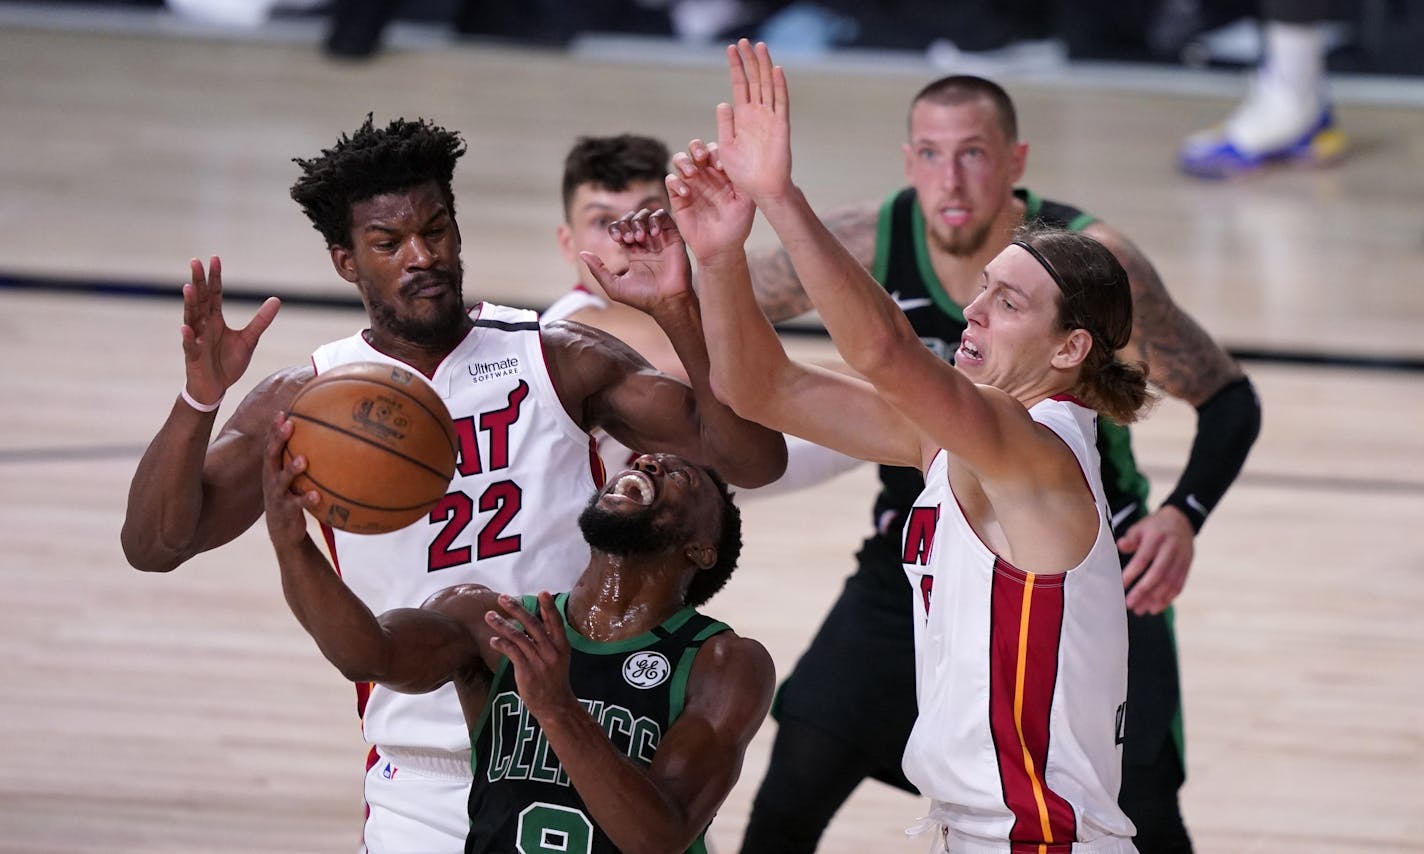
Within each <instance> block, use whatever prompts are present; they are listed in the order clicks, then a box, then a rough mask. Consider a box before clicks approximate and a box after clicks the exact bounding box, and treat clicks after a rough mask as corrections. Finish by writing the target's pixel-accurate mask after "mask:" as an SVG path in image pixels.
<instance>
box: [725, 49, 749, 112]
mask: <svg viewBox="0 0 1424 854" xmlns="http://www.w3.org/2000/svg"><path fill="white" fill-rule="evenodd" d="M727 70H728V71H729V72H731V76H732V103H733V104H745V103H747V102H748V101H749V100H750V97H749V95H748V91H749V90H748V88H747V70H746V68H745V67H744V66H743V65H742V52H741V46H740V45H738V44H729V45H727Z"/></svg>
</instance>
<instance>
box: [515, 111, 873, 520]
mask: <svg viewBox="0 0 1424 854" xmlns="http://www.w3.org/2000/svg"><path fill="white" fill-rule="evenodd" d="M668 157H669V155H668V149H667V146H666V145H664V144H663V143H662V142H661V141H660V140H656V139H653V138H652V137H647V136H640V135H637V134H627V133H625V134H620V135H618V136H606V137H597V136H586V137H580V138H579V139H578V140H577V141H576V142H575V143H574V146H573V148H571V149H569V153H568V155H567V156H566V157H565V158H564V175H563V180H562V182H561V186H562V191H563V205H564V221H563V222H562V223H560V224H559V228H558V241H559V250H560V252H562V253H563V256H564V258H565V259H566V260H567V261H568V262H569V263H570V264H571V265H573V267H574V269H575V270H576V271H577V274H578V281H577V283H576V284H575V285H574V286H573V288H572V289H570V290H569V291H568V293H566V294H564V295H563V296H561V297H559V298H558V299H557V300H555V301H554V302H553V304H552V305H550V306H549V307H548V308H546V309H544V311H542V312H540V313H539V319H540V321H541V322H544V323H549V322H551V321H555V320H576V321H578V322H579V323H584V324H587V325H589V326H592V327H595V328H597V329H602V330H603V331H604V332H607V333H609V334H610V335H612V336H614V337H615V338H617V339H618V340H620V341H622V342H623V343H625V344H627V345H628V346H630V347H632V348H633V349H634V350H637V351H638V354H639V355H641V356H642V357H643V358H645V359H647V360H648V362H649V363H651V364H652V366H653V367H655V368H657V369H658V370H660V371H662V372H663V373H665V374H668V375H670V376H674V377H678V378H679V379H684V380H685V379H686V378H687V373H686V371H685V369H684V368H683V367H682V363H681V362H680V361H679V360H678V357H677V352H676V350H675V349H674V348H673V346H672V342H670V341H668V337H667V335H666V333H664V332H663V330H662V328H661V327H659V326H658V324H657V323H655V322H654V321H653V319H652V318H651V317H649V316H648V315H647V313H645V312H642V311H638V310H637V309H634V308H632V307H630V306H626V305H623V304H621V303H619V302H618V301H617V300H610V299H609V298H608V294H607V293H606V292H605V291H604V290H603V286H602V285H601V284H599V282H598V279H597V277H595V276H594V275H593V273H592V272H590V271H589V268H588V266H587V265H586V264H584V263H583V262H582V261H581V260H580V259H579V255H580V253H582V252H592V253H593V254H595V255H597V256H598V257H599V258H602V259H603V261H604V263H605V264H606V265H607V266H608V268H609V269H610V270H612V271H614V272H615V273H621V272H623V271H624V270H625V269H627V266H628V258H627V255H626V253H625V252H624V250H623V244H622V243H620V242H618V241H615V240H614V239H613V238H612V237H611V236H610V235H609V231H608V228H609V226H610V225H612V224H613V222H614V221H615V220H617V219H618V218H619V217H621V216H623V215H624V214H625V213H627V212H629V211H637V210H646V211H654V210H657V209H659V208H666V207H667V206H668V195H667V187H666V186H665V185H664V183H663V177H664V176H665V175H666V174H667V167H668ZM597 439H598V453H599V456H600V457H602V458H603V466H604V469H605V470H607V471H610V472H614V471H621V470H623V468H625V467H626V466H627V465H628V462H629V461H630V460H632V459H634V458H636V457H637V456H638V454H637V452H635V451H633V450H631V449H630V448H628V447H627V446H626V445H624V444H623V443H621V442H619V441H618V440H617V439H614V438H613V437H611V436H609V435H608V434H607V433H602V432H600V433H598V434H597ZM786 454H787V459H786V472H785V474H783V475H782V476H781V477H780V478H778V479H777V480H776V482H775V483H771V484H768V485H767V486H764V487H761V488H759V489H752V490H743V491H741V492H739V493H738V495H737V497H738V499H739V500H742V501H746V500H748V499H755V498H757V497H766V496H770V495H780V494H782V493H785V492H792V491H794V490H797V489H805V488H806V487H809V486H814V485H816V484H818V483H824V482H825V481H827V480H830V479H831V478H833V477H836V476H837V475H840V474H843V473H845V472H847V471H850V470H851V469H852V468H855V467H856V466H858V465H860V463H861V461H860V460H857V459H854V458H852V457H847V456H845V455H844V454H839V453H836V452H835V451H832V450H830V449H828V448H823V447H821V446H819V445H815V444H812V443H810V442H807V441H804V440H802V439H798V438H795V437H792V436H788V437H787V439H786Z"/></svg>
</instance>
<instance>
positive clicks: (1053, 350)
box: [668, 40, 1148, 852]
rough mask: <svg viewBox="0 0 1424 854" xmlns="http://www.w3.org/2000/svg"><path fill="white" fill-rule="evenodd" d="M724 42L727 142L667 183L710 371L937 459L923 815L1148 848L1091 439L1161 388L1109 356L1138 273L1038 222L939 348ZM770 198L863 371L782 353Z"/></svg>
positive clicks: (1053, 841) (1120, 336)
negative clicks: (963, 327) (765, 241)
mask: <svg viewBox="0 0 1424 854" xmlns="http://www.w3.org/2000/svg"><path fill="white" fill-rule="evenodd" d="M728 53H729V61H730V65H731V72H732V84H733V85H732V89H733V104H732V105H731V106H728V105H725V104H723V105H720V106H719V107H718V111H717V120H718V121H717V123H718V148H717V150H716V151H715V152H712V153H709V152H708V150H707V148H706V146H705V145H703V144H701V143H700V142H696V141H694V143H693V144H692V145H691V146H690V150H691V152H690V155H689V154H679V155H677V156H676V157H675V158H674V172H673V174H672V175H670V176H669V178H668V182H669V188H670V189H671V190H672V200H673V209H674V214H675V216H676V218H677V222H678V225H679V229H680V231H681V232H682V234H683V236H684V238H685V239H686V241H687V243H688V245H689V246H690V247H691V248H692V249H693V252H694V253H695V255H696V256H697V259H698V263H699V269H700V271H701V274H700V275H701V277H702V278H701V283H700V284H701V287H700V292H701V293H702V295H703V299H704V310H705V315H706V321H707V327H706V328H707V334H708V336H709V338H710V339H711V340H713V341H715V342H716V346H715V347H714V348H713V353H714V358H713V377H714V383H715V385H716V387H717V389H718V393H719V394H720V395H722V396H724V398H725V399H726V400H728V401H729V402H730V403H732V405H733V406H734V407H735V408H736V409H737V411H738V412H739V413H741V414H743V415H745V416H747V417H751V418H755V419H757V420H760V421H762V422H763V423H765V424H768V425H770V426H775V427H777V428H778V429H782V430H785V431H786V432H788V433H795V434H797V435H800V436H803V437H805V438H807V439H810V440H812V441H815V442H817V443H820V444H824V445H828V446H830V447H833V448H836V449H838V450H841V451H843V452H846V453H848V454H851V455H854V456H858V457H862V458H865V459H869V460H874V461H877V462H880V463H885V464H890V465H901V466H915V467H918V468H919V469H920V470H921V471H922V472H924V474H925V481H926V484H927V485H926V488H925V491H924V493H923V494H922V495H921V497H920V499H919V500H918V501H917V502H916V506H915V508H914V509H913V510H912V512H911V516H910V519H909V521H908V523H907V524H906V538H905V545H904V558H905V562H906V564H907V572H908V573H909V574H910V576H911V581H912V587H913V595H914V596H915V603H916V604H915V618H914V619H915V638H916V659H917V664H916V667H917V694H918V700H919V718H918V720H917V723H916V726H915V729H914V732H913V735H912V736H911V740H910V744H909V747H908V748H907V750H906V754H905V759H904V770H905V773H906V776H907V777H908V778H909V780H910V781H911V782H912V783H913V784H914V785H915V786H916V787H917V788H918V789H919V790H920V791H921V792H922V793H924V794H925V795H926V796H928V797H929V798H930V799H931V801H932V803H931V807H930V810H929V816H928V820H927V823H926V826H927V827H934V828H936V832H937V833H938V834H939V836H938V837H937V839H936V842H937V843H938V844H939V845H942V847H943V849H944V850H948V851H955V852H960V851H964V852H1009V851H1017V850H1037V851H1053V852H1069V851H1072V852H1130V851H1133V850H1134V848H1133V845H1132V836H1133V826H1132V822H1130V821H1129V820H1128V819H1127V817H1126V816H1125V815H1124V814H1123V812H1122V810H1121V809H1120V808H1119V807H1118V804H1117V795H1118V785H1119V780H1120V775H1121V753H1120V750H1121V748H1120V741H1119V725H1120V723H1121V720H1122V713H1123V708H1124V704H1125V702H1126V696H1127V619H1126V610H1125V604H1124V596H1123V590H1122V582H1121V570H1120V567H1119V563H1118V557H1117V553H1116V549H1115V546H1114V542H1113V535H1112V531H1111V529H1110V527H1109V524H1108V521H1107V503H1106V499H1105V497H1104V494H1103V489H1102V482H1101V477H1100V474H1099V460H1098V458H1097V453H1096V450H1095V427H1096V418H1097V416H1098V413H1099V412H1102V413H1105V414H1108V415H1111V416H1112V417H1114V418H1117V419H1121V420H1124V421H1130V420H1132V419H1133V418H1134V417H1135V415H1136V413H1137V411H1138V410H1139V409H1140V408H1141V407H1142V406H1143V405H1144V404H1145V402H1146V401H1147V398H1148V394H1147V389H1146V380H1145V374H1144V372H1143V371H1142V370H1141V368H1140V366H1139V367H1129V366H1127V365H1124V364H1123V363H1121V362H1119V361H1118V360H1117V358H1116V356H1115V351H1116V350H1117V349H1119V348H1121V347H1123V346H1124V345H1125V344H1126V343H1127V341H1128V339H1129V336H1130V333H1131V327H1132V302H1131V292H1130V290H1129V287H1128V283H1127V276H1126V273H1125V272H1124V271H1123V269H1122V266H1121V265H1120V264H1119V263H1118V262H1117V260H1116V259H1115V258H1114V257H1113V255H1112V253H1111V252H1109V251H1108V250H1107V249H1105V248H1104V247H1103V246H1102V245H1101V244H1099V243H1097V242H1096V241H1094V240H1092V239H1091V238H1088V237H1084V236H1082V235H1078V234H1073V233H1068V232H1046V233H1040V234H1032V235H1025V236H1024V237H1023V238H1022V239H1021V240H1019V241H1016V242H1015V243H1013V244H1012V245H1010V246H1009V247H1008V248H1006V249H1005V250H1003V252H1001V253H1000V254H999V255H998V256H996V257H995V258H994V259H993V260H992V261H990V263H989V264H988V266H987V267H986V269H985V271H984V280H983V281H984V284H983V289H982V290H981V292H980V294H979V296H978V297H977V298H976V299H975V300H974V301H973V302H972V303H971V304H970V305H969V306H968V307H967V308H966V309H965V316H966V319H967V320H968V330H967V331H966V332H965V333H964V336H963V339H962V341H961V344H960V348H959V352H958V353H957V354H956V359H955V365H954V366H950V365H948V364H946V363H945V362H944V361H942V360H941V359H939V358H938V357H937V356H935V354H934V353H933V352H932V351H930V350H929V349H928V348H926V347H925V346H924V345H923V344H922V343H921V342H920V340H919V339H918V337H917V336H916V335H915V333H914V331H913V329H911V327H910V325H909V322H908V321H907V320H906V318H905V316H904V314H903V312H902V311H900V309H899V308H897V307H896V305H895V304H894V302H893V300H892V299H891V298H890V296H889V295H888V294H887V293H886V292H885V291H884V290H883V289H882V288H880V287H879V286H878V285H877V284H876V283H875V282H874V280H873V279H872V278H871V277H870V275H869V274H868V273H867V272H866V271H865V270H864V268H863V267H862V266H861V265H860V264H858V263H857V262H856V261H855V259H854V258H853V257H852V256H851V255H850V254H849V253H848V252H847V251H846V249H845V248H844V247H843V246H842V245H841V244H840V243H839V242H838V241H837V240H836V239H835V237H834V236H832V235H831V233H830V232H829V231H828V230H827V229H826V228H825V226H824V225H823V224H822V223H821V222H820V220H819V219H817V217H816V216H815V214H814V213H813V212H812V210H811V208H810V206H809V205H808V204H807V202H806V200H805V197H804V196H803V195H802V194H801V192H800V191H799V190H798V189H797V188H796V186H795V185H794V184H793V183H792V180H791V155H790V152H791V148H790V123H789V119H788V109H787V108H788V102H787V90H786V82H785V77H784V76H783V74H782V72H781V69H780V68H774V67H773V66H772V64H771V59H770V56H769V55H768V53H767V50H766V48H765V46H764V45H757V46H756V47H755V48H753V47H752V46H751V45H750V44H748V43H747V42H746V41H745V40H743V41H742V42H740V43H739V44H738V45H737V46H735V47H734V48H731V49H729V51H728ZM719 165H720V167H721V168H719ZM723 169H725V172H724V171H722V170H723ZM757 208H759V209H760V210H761V211H762V213H763V214H764V215H765V216H766V218H767V220H768V222H769V223H770V224H771V226H772V228H773V229H774V230H775V232H776V234H777V236H778V238H779V239H780V240H781V242H782V244H783V246H784V247H785V248H786V250H787V252H788V254H789V257H790V258H791V260H792V263H793V264H794V265H795V267H796V273H797V275H798V277H799V278H800V280H801V281H802V282H803V283H805V286H806V290H807V293H808V294H809V295H810V296H811V298H812V300H813V302H814V303H815V306H816V308H817V309H818V311H819V312H820V314H821V317H822V319H823V320H824V322H825V324H826V328H827V330H828V331H829V332H830V333H831V337H832V339H833V340H834V342H835V343H836V347H837V349H838V350H839V352H840V353H841V355H842V357H843V358H845V360H846V362H847V363H848V364H849V365H850V366H851V367H852V368H854V369H855V370H856V371H858V372H859V373H860V374H861V375H862V376H863V377H865V379H866V380H868V382H866V381H862V380H858V379H854V378H849V377H845V376H842V375H837V374H834V373H831V372H827V371H821V370H818V369H816V368H814V367H811V366H806V365H801V364H798V363H795V362H792V361H791V360H789V359H788V358H787V356H786V354H785V352H784V351H783V350H782V349H781V346H780V342H779V341H778V340H777V338H776V336H775V334H774V332H773V331H772V329H771V327H770V325H769V324H767V323H766V322H765V320H764V319H763V318H762V315H761V312H760V310H759V309H758V307H757V304H756V300H755V297H754V295H753V291H752V288H751V280H750V276H749V274H748V268H747V259H746V254H745V251H744V249H743V243H744V241H745V239H746V236H747V234H748V232H749V230H750V227H751V221H752V216H753V213H754V210H755V209H757Z"/></svg>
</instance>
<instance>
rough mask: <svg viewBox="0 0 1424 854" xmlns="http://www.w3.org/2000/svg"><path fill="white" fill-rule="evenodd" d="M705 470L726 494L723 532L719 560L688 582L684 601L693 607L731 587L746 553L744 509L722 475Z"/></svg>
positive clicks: (718, 547) (723, 496) (721, 491)
mask: <svg viewBox="0 0 1424 854" xmlns="http://www.w3.org/2000/svg"><path fill="white" fill-rule="evenodd" d="M703 471H704V472H706V473H707V474H708V475H709V476H710V477H711V478H712V482H713V483H714V484H716V485H717V491H718V492H719V493H721V495H722V532H721V534H720V535H719V536H718V538H717V562H716V563H715V564H713V565H712V566H710V567H708V568H707V569H704V570H702V571H701V572H699V573H697V574H696V575H694V576H692V582H691V583H690V584H688V585H687V596H686V598H685V599H684V602H685V603H686V604H687V605H688V606H690V607H693V608H696V607H698V606H700V605H701V604H702V603H704V602H706V601H707V600H708V599H711V598H712V596H713V594H715V593H716V592H717V591H718V590H721V589H722V588H723V587H725V586H727V579H729V578H731V577H732V570H734V569H736V568H737V558H739V557H741V555H742V511H741V510H739V509H738V508H737V505H736V504H735V503H734V502H733V501H732V492H731V490H729V489H728V488H727V482H726V481H725V480H723V479H722V477H721V475H719V474H717V472H715V471H713V470H712V469H710V468H703Z"/></svg>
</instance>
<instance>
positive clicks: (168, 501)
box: [120, 257, 311, 572]
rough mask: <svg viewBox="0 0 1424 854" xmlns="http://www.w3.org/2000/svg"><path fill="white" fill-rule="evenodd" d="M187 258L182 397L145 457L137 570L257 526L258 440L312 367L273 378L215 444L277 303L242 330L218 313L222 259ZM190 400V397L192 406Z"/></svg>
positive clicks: (138, 473)
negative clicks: (221, 407) (230, 396)
mask: <svg viewBox="0 0 1424 854" xmlns="http://www.w3.org/2000/svg"><path fill="white" fill-rule="evenodd" d="M209 264H210V266H209V268H208V270H207V271H204V269H203V265H202V264H201V263H200V262H199V261H197V260H196V259H195V260H193V261H192V262H191V263H190V273H191V281H189V282H188V283H187V284H185V285H184V286H183V326H182V330H181V332H182V339H183V356H184V364H185V367H186V370H185V378H184V382H185V385H184V393H185V394H186V395H187V398H186V399H185V398H183V397H179V398H178V399H177V400H175V401H174V403H173V408H172V409H171V410H170V411H169V413H168V419H167V420H166V421H165V422H164V423H163V426H162V427H161V428H160V429H159V431H158V434H157V435H156V436H155V437H154V439H153V441H152V442H151V443H150V444H149V446H148V449H147V450H146V451H145V452H144V455H143V458H142V459H141V460H139V464H138V468H137V469H136V470H135V472H134V476H133V480H132V481H131V483H130V484H129V497H128V509H127V512H126V514H125V517H124V526H123V530H122V533H121V534H120V542H121V543H122V545H123V549H124V556H125V557H126V558H128V561H129V563H130V564H132V565H133V566H134V567H135V568H137V569H141V570H145V571H149V572H167V571H169V570H171V569H173V568H174V567H176V566H178V565H179V564H180V563H182V562H183V561H185V560H187V559H188V558H190V557H192V556H193V555H195V554H197V553H199V552H202V551H206V550H207V549H210V548H214V547H215V546H218V545H221V544H223V543H225V542H227V541H229V540H231V539H233V538H234V537H236V536H237V535H238V534H241V533H242V532H243V531H245V530H247V529H248V528H249V527H251V525H252V523H253V522H255V521H257V517H258V515H259V514H260V513H261V512H262V490H261V480H260V477H259V472H260V471H261V459H262V442H263V437H265V436H266V430H267V424H268V422H269V420H270V418H271V414H272V413H273V412H275V411H276V410H277V409H278V408H280V407H285V405H286V404H287V403H288V402H290V400H291V398H292V397H293V396H295V394H296V390H297V389H298V388H299V387H300V384H301V382H303V381H304V380H305V379H306V378H307V377H309V376H310V375H311V371H310V369H304V370H296V371H285V372H282V373H279V374H275V375H273V376H272V377H270V378H268V379H267V380H265V381H264V382H262V383H261V384H259V385H258V386H257V388H256V389H254V390H253V391H252V393H251V394H249V395H248V396H247V398H246V399H245V400H244V401H243V402H242V403H241V404H240V405H239V406H238V408H237V411H236V413H234V415H233V416H232V418H231V419H230V420H229V421H228V423H227V424H226V425H225V426H224V427H223V430H222V432H221V433H220V434H219V436H218V438H217V441H215V442H213V444H212V445H211V447H210V446H209V444H208V439H209V437H210V436H211V435H212V430H213V425H214V423H215V422H216V420H217V404H218V403H220V402H221V400H222V398H223V395H224V394H225V393H226V392H227V390H228V388H230V387H231V386H232V384H233V383H235V382H237V381H238V379H240V378H241V377H242V375H243V373H244V372H245V371H246V370H247V366H248V364H249V363H250V362H251V360H252V353H253V351H254V350H255V349H256V347H257V342H258V340H259V339H260V338H261V336H262V333H263V332H264V331H266V329H267V327H268V326H270V325H271V323H272V320H273V318H274V317H276V315H277V309H278V308H279V307H280V306H279V303H278V302H277V300H276V299H269V300H267V302H265V303H263V304H262V307H261V308H259V309H258V310H257V314H256V316H254V317H253V318H252V320H251V321H250V322H249V323H248V324H247V326H245V327H244V328H242V329H232V328H230V327H228V325H227V323H226V321H225V320H224V319H223V313H222V265H221V262H220V261H219V260H218V259H217V258H216V257H214V258H212V259H211V260H210V262H209ZM190 401H191V402H190Z"/></svg>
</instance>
